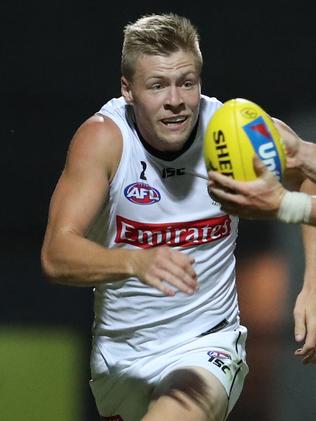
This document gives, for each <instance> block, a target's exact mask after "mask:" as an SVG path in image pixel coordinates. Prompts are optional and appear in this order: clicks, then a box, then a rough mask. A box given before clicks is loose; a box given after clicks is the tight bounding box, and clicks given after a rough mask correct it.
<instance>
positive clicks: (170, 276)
mask: <svg viewBox="0 0 316 421" xmlns="http://www.w3.org/2000/svg"><path fill="white" fill-rule="evenodd" d="M178 273H180V272H178ZM160 275H161V279H162V282H163V283H165V282H166V283H167V284H170V285H172V286H173V287H175V288H176V289H178V290H179V291H181V292H184V293H185V294H190V295H191V294H193V293H194V292H195V291H196V289H197V284H196V282H195V283H194V284H191V283H189V282H188V281H187V279H186V280H184V278H185V274H184V272H183V273H182V275H183V277H182V278H181V277H178V276H177V275H175V274H174V273H170V272H169V271H163V270H162V271H161V272H160Z"/></svg>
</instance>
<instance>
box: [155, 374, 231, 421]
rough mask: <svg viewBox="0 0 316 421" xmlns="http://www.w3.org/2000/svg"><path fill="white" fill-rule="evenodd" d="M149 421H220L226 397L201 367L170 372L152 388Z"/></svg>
mask: <svg viewBox="0 0 316 421" xmlns="http://www.w3.org/2000/svg"><path fill="white" fill-rule="evenodd" d="M152 398H153V401H152V403H151V405H150V411H149V413H150V415H151V416H152V417H150V418H149V419H155V413H157V414H159V415H160V416H161V415H162V414H163V415H164V419H165V420H166V421H167V420H169V419H170V420H171V419H190V420H214V421H223V420H224V419H225V416H226V413H227V409H228V396H227V393H226V390H225V388H224V386H223V385H222V383H221V382H220V381H219V380H218V379H217V378H216V376H214V375H213V374H212V373H211V372H209V371H208V370H206V369H204V368H202V367H194V366H191V367H183V368H180V369H176V370H174V371H172V372H170V373H169V374H168V375H167V376H166V377H165V378H164V379H163V380H162V381H161V382H160V383H159V384H158V385H157V387H156V388H155V390H154V392H153V396H152Z"/></svg>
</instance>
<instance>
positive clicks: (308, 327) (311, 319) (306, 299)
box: [294, 287, 316, 364]
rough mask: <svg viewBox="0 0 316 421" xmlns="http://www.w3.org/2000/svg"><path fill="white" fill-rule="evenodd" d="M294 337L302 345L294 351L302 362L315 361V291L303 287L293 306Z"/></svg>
mask: <svg viewBox="0 0 316 421" xmlns="http://www.w3.org/2000/svg"><path fill="white" fill-rule="evenodd" d="M294 321H295V339H296V341H297V342H303V341H304V343H303V346H302V347H301V348H299V349H297V350H296V351H295V355H297V356H298V357H301V358H302V360H303V364H308V363H314V364H315V363H316V291H315V290H309V289H308V288H307V287H303V289H302V291H301V292H300V293H299V295H298V297H297V299H296V304H295V307H294Z"/></svg>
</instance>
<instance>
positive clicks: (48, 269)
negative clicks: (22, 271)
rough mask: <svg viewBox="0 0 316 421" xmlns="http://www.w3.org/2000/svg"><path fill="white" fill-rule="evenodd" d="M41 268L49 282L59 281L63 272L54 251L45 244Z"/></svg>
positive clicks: (42, 251)
mask: <svg viewBox="0 0 316 421" xmlns="http://www.w3.org/2000/svg"><path fill="white" fill-rule="evenodd" d="M41 268H42V273H43V274H44V277H45V279H46V280H47V281H48V282H49V283H59V281H60V278H61V274H60V271H59V270H58V265H57V264H56V262H55V259H54V256H53V255H52V253H51V252H50V251H49V250H47V248H46V247H45V246H43V248H42V250H41Z"/></svg>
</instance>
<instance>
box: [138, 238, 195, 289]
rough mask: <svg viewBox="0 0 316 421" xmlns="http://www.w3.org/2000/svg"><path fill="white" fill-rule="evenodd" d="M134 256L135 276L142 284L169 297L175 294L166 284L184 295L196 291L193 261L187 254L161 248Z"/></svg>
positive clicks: (165, 247) (144, 251) (143, 251)
mask: <svg viewBox="0 0 316 421" xmlns="http://www.w3.org/2000/svg"><path fill="white" fill-rule="evenodd" d="M134 256H135V257H134V272H135V276H137V277H138V278H139V280H140V281H141V282H143V283H144V284H147V285H150V286H152V287H154V288H157V289H158V290H160V291H161V292H163V293H164V294H165V295H170V296H173V295H175V293H176V292H175V290H174V289H171V288H170V287H168V284H170V285H173V286H174V287H176V288H177V289H178V290H179V291H182V292H185V293H186V294H193V293H194V292H195V291H196V290H197V288H198V285H197V275H196V272H195V271H194V269H193V264H194V259H193V258H192V257H190V256H188V255H187V254H185V253H181V252H179V251H177V250H173V249H171V248H170V247H167V246H161V247H155V248H152V249H147V250H141V251H138V252H137V253H136V254H135V255H134Z"/></svg>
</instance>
